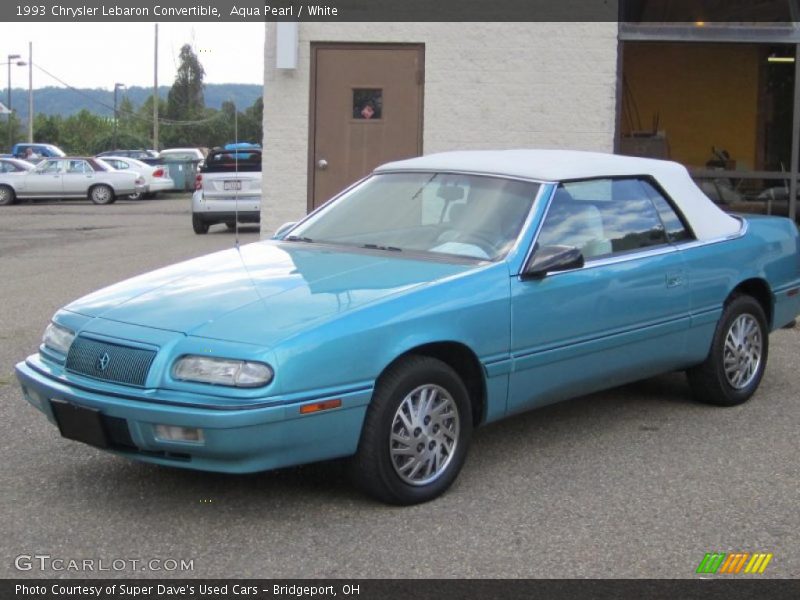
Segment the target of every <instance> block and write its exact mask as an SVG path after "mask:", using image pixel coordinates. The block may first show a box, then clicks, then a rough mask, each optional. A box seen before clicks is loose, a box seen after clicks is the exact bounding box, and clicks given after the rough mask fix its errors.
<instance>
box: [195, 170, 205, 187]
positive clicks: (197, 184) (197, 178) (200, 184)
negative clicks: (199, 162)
mask: <svg viewBox="0 0 800 600" xmlns="http://www.w3.org/2000/svg"><path fill="white" fill-rule="evenodd" d="M194 189H195V190H202V189H203V176H202V175H200V173H198V174H197V175H195V178H194Z"/></svg>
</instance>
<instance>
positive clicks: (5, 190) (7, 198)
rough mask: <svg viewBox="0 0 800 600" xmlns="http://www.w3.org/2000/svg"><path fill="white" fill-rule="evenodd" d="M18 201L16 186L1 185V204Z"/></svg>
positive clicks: (5, 204) (6, 204) (8, 204)
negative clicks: (15, 191)
mask: <svg viewBox="0 0 800 600" xmlns="http://www.w3.org/2000/svg"><path fill="white" fill-rule="evenodd" d="M16 201H17V194H16V193H14V188H12V187H11V186H9V185H0V206H11V205H12V204H14V203H15V202H16Z"/></svg>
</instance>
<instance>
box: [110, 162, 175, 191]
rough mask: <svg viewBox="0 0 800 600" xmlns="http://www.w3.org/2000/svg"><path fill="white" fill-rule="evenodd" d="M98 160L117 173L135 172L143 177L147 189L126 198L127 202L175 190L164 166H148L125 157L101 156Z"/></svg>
mask: <svg viewBox="0 0 800 600" xmlns="http://www.w3.org/2000/svg"><path fill="white" fill-rule="evenodd" d="M99 160H102V161H103V162H104V163H107V164H109V165H111V166H112V167H113V168H115V169H117V170H118V171H136V172H137V173H139V174H140V175H141V176H142V177H144V180H145V184H146V185H147V189H146V190H145V191H144V192H136V193H133V194H130V195H129V196H128V199H129V200H139V199H140V198H142V197H145V198H148V197H149V198H152V197H153V196H155V195H156V194H157V193H158V192H166V191H167V190H172V189H175V182H174V181H172V179H171V178H170V176H169V172H168V171H167V169H166V167H164V165H148V164H147V163H144V162H142V161H140V160H137V159H135V158H127V157H125V156H103V157H101V158H100V159H99Z"/></svg>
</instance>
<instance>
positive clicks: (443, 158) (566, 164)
mask: <svg viewBox="0 0 800 600" xmlns="http://www.w3.org/2000/svg"><path fill="white" fill-rule="evenodd" d="M388 171H444V172H458V173H481V174H486V175H500V176H507V177H522V178H525V179H534V180H538V181H547V182H551V181H552V182H556V181H565V180H570V179H588V178H593V177H619V176H625V175H649V176H652V177H654V178H655V179H656V181H658V183H659V184H660V185H661V187H662V188H663V189H664V191H665V192H666V193H667V194H668V195H669V196H670V198H671V199H672V200H673V201H674V202H675V204H676V205H677V206H678V208H679V209H680V211H681V212H682V213H683V215H684V216H685V217H686V219H687V220H688V221H689V225H690V226H691V227H692V230H693V231H694V233H695V235H696V236H697V238H698V239H699V240H712V239H718V238H723V237H727V236H730V235H734V234H736V233H738V232H739V231H740V230H741V227H742V223H741V222H740V221H739V220H738V219H735V218H734V217H731V216H730V215H728V214H727V213H725V212H723V211H722V210H721V209H720V208H719V207H717V205H715V204H714V203H713V202H711V200H709V198H708V196H706V195H705V194H704V193H703V192H702V191H701V190H700V188H698V187H697V185H695V183H694V181H692V178H691V177H690V176H689V172H688V171H687V170H686V167H684V166H683V165H680V164H678V163H676V162H672V161H667V160H655V159H652V158H636V157H632V156H619V155H616V154H603V153H600V152H581V151H577V150H465V151H458V152H442V153H439V154H429V155H428V156H421V157H419V158H411V159H408V160H401V161H397V162H391V163H387V164H385V165H381V166H380V167H378V168H377V169H375V172H376V173H383V172H388Z"/></svg>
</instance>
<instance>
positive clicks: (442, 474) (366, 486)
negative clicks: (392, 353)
mask: <svg viewBox="0 0 800 600" xmlns="http://www.w3.org/2000/svg"><path fill="white" fill-rule="evenodd" d="M471 437H472V411H471V405H470V400H469V394H468V392H467V389H466V387H465V386H464V383H463V382H462V381H461V378H460V377H459V376H458V374H457V373H456V372H455V371H454V370H453V369H452V368H451V367H450V366H448V365H447V364H446V363H444V362H442V361H440V360H438V359H435V358H431V357H427V356H409V357H407V358H404V359H402V360H401V361H399V362H398V363H397V364H395V365H393V366H392V367H390V369H389V370H388V371H387V372H386V373H384V374H383V375H382V376H381V377H380V379H379V380H378V384H377V386H376V388H375V393H374V395H373V398H372V403H371V404H370V407H369V409H368V411H367V415H366V418H365V420H364V427H363V429H362V432H361V439H360V440H359V445H358V452H357V454H356V455H355V457H353V459H352V461H351V465H350V468H351V475H352V477H353V479H354V482H355V483H356V485H357V486H358V487H360V488H361V489H362V490H363V491H365V492H366V493H368V494H370V495H371V496H373V497H375V498H377V499H379V500H382V501H384V502H388V503H390V504H403V505H407V504H417V503H419V502H426V501H428V500H432V499H434V498H436V497H437V496H439V495H440V494H442V493H443V492H444V491H445V490H447V488H449V487H450V485H451V484H452V483H453V481H454V480H455V478H456V477H457V476H458V473H459V471H460V470H461V467H462V465H463V464H464V460H465V458H466V455H467V448H468V447H469V442H470V439H471Z"/></svg>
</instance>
